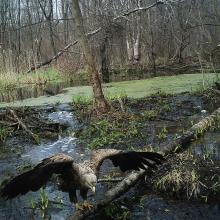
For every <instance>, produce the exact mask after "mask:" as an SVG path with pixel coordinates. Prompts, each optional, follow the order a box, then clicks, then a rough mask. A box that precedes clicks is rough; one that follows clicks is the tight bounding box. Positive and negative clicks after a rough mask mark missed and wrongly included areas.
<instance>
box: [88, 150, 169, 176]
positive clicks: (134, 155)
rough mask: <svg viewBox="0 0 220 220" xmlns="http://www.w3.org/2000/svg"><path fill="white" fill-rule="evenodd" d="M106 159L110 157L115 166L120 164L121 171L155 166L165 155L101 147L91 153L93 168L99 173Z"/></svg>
mask: <svg viewBox="0 0 220 220" xmlns="http://www.w3.org/2000/svg"><path fill="white" fill-rule="evenodd" d="M105 159H110V160H111V161H112V163H113V165H114V166H116V167H117V166H119V168H120V169H121V171H123V172H125V171H127V170H139V169H146V167H151V168H154V167H156V165H157V164H161V162H162V161H163V160H165V159H164V157H163V156H162V155H161V154H158V153H154V152H144V151H142V152H138V151H122V150H116V149H99V150H95V151H93V152H92V154H91V158H90V162H91V168H92V169H93V170H94V171H95V172H96V173H97V174H98V172H99V169H100V166H101V165H102V163H103V161H104V160H105Z"/></svg>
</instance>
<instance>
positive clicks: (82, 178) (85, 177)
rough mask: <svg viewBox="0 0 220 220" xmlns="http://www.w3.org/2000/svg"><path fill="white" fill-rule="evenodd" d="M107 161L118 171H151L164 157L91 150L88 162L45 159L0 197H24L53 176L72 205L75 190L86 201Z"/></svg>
mask: <svg viewBox="0 0 220 220" xmlns="http://www.w3.org/2000/svg"><path fill="white" fill-rule="evenodd" d="M106 159H110V160H111V161H112V163H113V165H114V166H116V167H117V166H118V167H119V168H120V169H121V171H123V172H125V171H128V170H139V169H147V167H150V168H154V167H156V166H157V164H161V162H162V160H164V158H163V156H162V155H161V154H158V153H154V152H136V151H122V150H115V149H99V150H95V151H92V153H91V157H90V160H87V161H84V162H83V163H76V162H74V159H73V158H72V157H70V156H68V155H65V154H57V155H54V156H52V157H49V158H46V159H44V160H42V161H41V163H39V164H38V165H36V166H35V167H34V168H33V169H32V170H30V171H27V172H25V173H23V174H21V175H18V176H16V177H15V178H13V179H12V180H11V181H9V182H8V183H7V184H6V185H5V186H4V188H3V189H2V190H1V193H0V194H1V196H3V197H5V198H7V199H12V198H14V197H16V196H18V195H24V194H26V193H27V192H28V191H37V190H39V189H40V188H41V187H43V186H44V185H45V184H46V183H47V182H48V181H49V180H50V178H51V176H52V175H53V174H58V175H59V176H60V179H61V180H62V181H61V185H60V189H61V190H62V191H64V192H68V193H69V198H70V201H71V202H74V203H77V196H76V190H80V195H81V197H82V198H83V199H84V200H86V199H87V192H88V190H89V189H91V190H92V191H93V192H94V193H95V187H96V184H97V179H98V174H99V169H100V166H101V165H102V163H103V161H104V160H106Z"/></svg>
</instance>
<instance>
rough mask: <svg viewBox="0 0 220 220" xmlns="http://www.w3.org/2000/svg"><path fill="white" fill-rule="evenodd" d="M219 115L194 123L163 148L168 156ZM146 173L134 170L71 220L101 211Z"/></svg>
mask: <svg viewBox="0 0 220 220" xmlns="http://www.w3.org/2000/svg"><path fill="white" fill-rule="evenodd" d="M218 117H220V108H218V109H217V110H216V111H214V112H213V113H212V114H211V115H209V116H207V117H205V118H204V119H202V120H201V121H200V122H199V123H197V124H195V125H193V126H192V127H191V128H190V129H189V130H187V131H186V132H184V133H183V135H181V136H180V137H179V138H177V140H176V141H173V142H171V143H170V144H169V145H167V146H166V147H165V148H164V149H162V151H163V152H164V154H165V155H166V156H168V155H172V154H175V153H178V152H180V151H184V150H186V149H187V147H188V146H189V145H188V144H189V143H190V142H192V141H193V140H194V139H196V138H197V137H198V135H202V134H203V133H204V132H205V131H207V130H208V129H209V128H210V127H211V126H214V125H215V123H216V119H217V118H218ZM146 174H147V171H144V170H140V171H137V172H132V173H131V174H129V175H128V176H127V177H126V178H125V179H124V180H122V181H121V182H119V183H118V184H117V185H116V186H115V187H114V188H112V189H110V190H108V191H107V192H106V193H105V195H104V198H103V199H102V200H101V201H100V202H99V203H97V204H95V205H94V207H93V208H92V209H91V210H88V211H77V212H76V213H75V214H74V215H73V216H71V217H70V218H69V220H83V219H86V218H87V217H89V216H91V215H93V214H95V213H97V212H98V211H100V209H102V208H104V207H105V206H107V205H108V204H109V203H110V202H112V201H113V200H115V199H117V198H119V197H120V196H121V195H123V194H124V193H126V192H127V191H128V190H129V189H130V188H131V187H132V186H134V185H135V184H136V183H137V182H138V181H139V180H140V179H141V178H142V177H144V176H145V175H146Z"/></svg>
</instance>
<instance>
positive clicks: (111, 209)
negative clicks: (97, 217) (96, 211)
mask: <svg viewBox="0 0 220 220" xmlns="http://www.w3.org/2000/svg"><path fill="white" fill-rule="evenodd" d="M103 215H104V216H105V218H108V219H112V220H113V219H118V220H128V219H130V216H131V211H130V210H129V209H128V208H127V207H126V206H124V205H122V204H120V203H116V202H114V203H111V204H110V205H109V206H107V207H106V208H105V209H104V213H103Z"/></svg>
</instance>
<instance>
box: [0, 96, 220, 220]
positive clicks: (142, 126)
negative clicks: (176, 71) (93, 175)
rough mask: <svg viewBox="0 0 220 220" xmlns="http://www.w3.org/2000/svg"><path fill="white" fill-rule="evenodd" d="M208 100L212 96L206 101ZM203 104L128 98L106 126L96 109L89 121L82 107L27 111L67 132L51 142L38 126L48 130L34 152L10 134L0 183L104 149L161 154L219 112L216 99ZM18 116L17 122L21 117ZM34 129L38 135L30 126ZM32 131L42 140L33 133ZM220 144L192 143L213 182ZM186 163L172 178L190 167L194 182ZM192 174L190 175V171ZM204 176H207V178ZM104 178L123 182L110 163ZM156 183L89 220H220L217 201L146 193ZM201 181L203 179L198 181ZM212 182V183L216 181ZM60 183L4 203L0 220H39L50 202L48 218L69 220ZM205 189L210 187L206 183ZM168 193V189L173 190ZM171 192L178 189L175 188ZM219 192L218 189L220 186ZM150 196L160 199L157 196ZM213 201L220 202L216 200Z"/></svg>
mask: <svg viewBox="0 0 220 220" xmlns="http://www.w3.org/2000/svg"><path fill="white" fill-rule="evenodd" d="M205 95H206V96H207V95H208V93H206V94H205ZM206 96H204V95H203V94H193V95H192V94H189V93H183V94H179V95H171V96H170V95H167V94H164V93H159V94H157V95H154V96H151V97H148V98H143V99H139V100H135V99H129V98H127V97H124V98H121V99H120V100H114V101H113V102H112V105H113V106H114V108H115V109H116V110H115V111H114V112H112V114H108V115H105V116H103V117H101V118H95V117H91V116H92V114H91V111H92V109H91V111H90V112H89V114H87V113H88V110H89V106H85V105H80V103H78V105H77V106H76V105H74V104H73V105H63V104H62V105H60V104H58V105H53V106H44V107H39V108H30V109H31V110H30V112H32V113H34V112H37V113H36V114H38V115H39V114H40V118H41V119H44V120H45V121H46V124H47V123H48V122H50V123H55V124H58V125H59V126H64V125H65V129H63V130H62V131H59V129H58V127H59V126H58V127H57V128H56V129H54V132H53V131H51V133H56V134H58V135H56V136H55V137H53V138H51V137H45V136H44V133H45V131H44V130H43V128H44V127H43V125H42V124H41V125H40V126H39V127H40V128H41V130H43V132H42V133H43V134H42V133H41V134H40V132H39V135H40V137H41V142H40V143H39V144H33V143H32V142H31V140H28V138H27V139H26V138H25V140H24V136H23V135H24V133H23V131H22V130H21V131H19V130H18V131H17V132H18V133H17V134H16V135H15V136H14V135H13V134H12V136H9V138H8V139H7V141H6V142H5V144H4V147H3V148H2V149H4V150H3V151H2V152H1V155H4V156H2V157H1V159H0V163H1V166H0V167H1V168H0V177H1V179H7V178H8V176H11V175H15V174H17V173H20V172H22V171H24V170H28V169H30V167H32V166H33V165H35V164H37V163H38V162H39V161H40V160H41V159H43V158H45V157H48V156H51V155H53V154H55V153H58V152H63V153H66V154H69V155H71V156H73V157H74V158H76V160H78V161H82V160H84V159H86V158H88V156H89V153H90V151H91V149H93V148H99V147H114V148H118V149H135V150H136V149H139V150H141V149H148V150H156V151H159V150H160V147H162V146H163V144H165V143H167V142H169V141H171V140H173V138H175V137H176V136H177V135H178V134H180V133H181V132H182V130H183V129H187V128H189V127H190V126H191V125H192V123H195V122H197V121H199V120H200V119H201V118H203V117H204V116H206V115H208V114H209V112H211V111H212V109H213V108H215V106H218V105H219V103H220V102H218V100H216V99H215V100H214V99H213V100H214V101H213V102H211V103H210V100H209V98H207V97H213V96H211V94H210V95H209V96H207V97H206ZM75 104H76V103H75ZM18 111H21V110H20V109H19V110H18ZM17 114H18V115H19V113H17ZM31 115H32V114H31ZM33 115H34V114H33ZM19 117H20V118H22V119H23V121H24V122H25V123H26V124H28V116H26V117H27V118H26V119H25V117H23V116H22V115H19ZM29 117H30V116H29ZM79 119H80V120H79ZM30 128H31V129H33V128H32V127H31V126H30ZM32 131H33V132H36V133H37V132H38V130H35V129H33V130H32ZM211 137H213V138H211ZM219 138H220V131H219V129H218V128H217V129H215V131H210V132H208V133H206V135H205V136H204V138H203V139H200V140H198V141H197V142H194V143H193V145H192V146H191V149H190V150H189V152H187V153H186V155H188V156H189V158H194V159H195V158H196V160H198V161H199V160H200V159H201V160H202V159H204V158H205V159H207V160H204V163H203V164H202V166H203V167H207V168H211V169H213V173H212V174H214V173H216V174H217V175H219V174H218V173H217V171H218V170H215V169H214V167H215V166H216V167H217V164H218V163H219V156H218V155H219V154H218V152H219V144H218V139H219ZM204 144H205V145H207V147H208V149H211V148H212V149H214V150H213V151H212V152H213V153H212V154H211V153H210V154H208V153H207V150H201V149H202V148H203V147H204ZM200 157H201V158H200ZM189 158H184V157H182V158H179V159H178V160H173V161H172V162H171V163H170V166H171V167H173V169H171V170H177V169H179V168H180V167H181V165H182V164H183V163H187V164H188V163H189V164H190V165H191V166H190V169H191V170H190V172H189V173H190V174H191V173H192V172H191V171H192V169H194V168H195V167H194V166H193V162H194V161H195V160H192V159H189ZM207 162H208V163H207ZM197 164H199V162H198V163H197V162H196V164H195V166H196V168H197V169H198V170H199V171H200V169H199V166H197ZM208 164H210V166H208ZM213 164H214V165H213ZM174 165H175V166H176V167H175V166H174ZM188 168H189V167H186V169H188ZM157 174H158V180H160V179H161V178H162V177H164V176H167V175H168V173H166V170H165V169H162V170H161V172H160V173H159V172H158V173H157ZM159 174H160V175H159ZM201 174H203V175H204V174H205V172H202V173H201ZM208 174H209V173H208ZM208 174H207V175H208ZM102 175H105V176H104V177H105V178H109V177H111V178H112V177H114V176H118V175H119V176H120V175H121V174H120V172H119V171H118V170H117V169H112V168H111V164H109V163H106V164H104V166H103V168H102ZM102 177H103V176H102ZM153 177H155V178H153ZM156 177H157V176H155V175H153V176H152V178H150V179H149V183H150V184H148V182H147V181H142V182H140V183H139V184H138V185H136V187H134V188H133V189H132V190H130V191H129V192H128V193H126V194H125V195H124V196H122V197H121V198H120V199H119V200H117V202H116V203H112V204H110V205H109V206H108V207H106V209H105V210H104V211H103V212H101V213H99V214H98V215H97V216H95V217H94V216H93V217H92V218H91V219H140V220H142V219H185V218H187V219H207V218H210V219H219V216H220V210H219V206H218V204H219V203H216V202H215V197H214V199H213V200H212V202H213V203H210V204H209V202H210V201H209V199H208V200H207V201H205V199H197V198H196V197H194V196H191V197H190V198H187V190H186V189H184V188H183V187H181V185H180V188H179V189H178V190H179V194H177V191H176V192H175V191H174V192H173V193H172V194H171V195H170V194H169V193H168V192H170V191H172V190H171V189H172V188H171V189H170V188H166V189H163V190H161V191H159V190H158V189H156V188H152V187H151V188H150V187H149V185H151V186H153V185H154V184H152V183H153V181H155V183H156V182H158V181H156ZM200 177H203V176H202V175H200ZM209 177H211V175H209ZM174 179H175V178H174ZM199 180H200V179H199ZM210 180H211V181H212V179H210ZM55 182H56V180H54V181H51V182H50V183H49V185H48V187H46V188H45V190H44V191H39V192H31V193H28V194H27V195H25V196H21V197H19V198H16V199H14V200H11V201H7V202H5V201H4V200H0V218H1V219H16V220H17V219H42V208H43V207H45V201H47V200H48V205H47V206H46V209H45V210H46V212H45V213H44V214H45V216H47V217H49V218H51V219H57V220H58V219H66V218H67V216H69V215H71V214H73V212H74V206H73V205H72V204H70V202H69V199H68V195H67V194H65V193H62V192H59V191H57V187H56V185H55ZM201 182H202V183H203V184H206V185H207V183H204V181H203V180H202V181H201ZM209 182H210V181H209ZM216 182H217V183H218V179H215V178H214V179H213V182H211V183H212V184H214V183H216ZM183 183H184V182H183ZM156 185H157V184H156ZM166 185H167V186H169V184H166ZM174 185H175V186H176V184H174ZM112 186H114V183H99V184H98V189H97V195H96V196H95V197H92V196H91V195H90V196H89V200H90V201H91V202H95V201H97V200H99V199H101V198H102V195H103V194H104V192H105V191H106V190H107V189H108V188H109V187H112ZM216 186H217V188H216V189H218V185H216ZM149 189H150V190H149ZM148 190H149V191H148ZM182 190H183V191H182ZM152 192H155V194H154V195H152ZM201 192H202V191H201ZM208 192H209V191H208ZM156 194H157V195H156ZM201 195H203V194H201ZM161 196H163V198H162V197H161ZM205 196H206V195H205ZM214 196H218V197H219V195H218V194H216V195H214ZM41 198H44V199H43V202H41V201H42V200H41ZM181 200H182V201H181ZM207 203H208V204H207Z"/></svg>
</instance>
